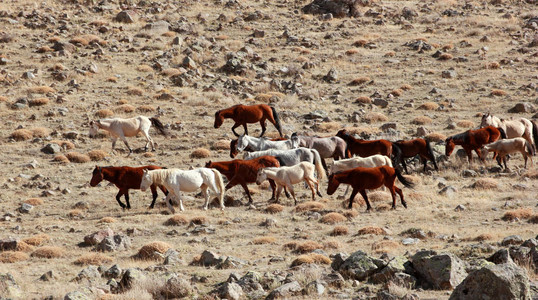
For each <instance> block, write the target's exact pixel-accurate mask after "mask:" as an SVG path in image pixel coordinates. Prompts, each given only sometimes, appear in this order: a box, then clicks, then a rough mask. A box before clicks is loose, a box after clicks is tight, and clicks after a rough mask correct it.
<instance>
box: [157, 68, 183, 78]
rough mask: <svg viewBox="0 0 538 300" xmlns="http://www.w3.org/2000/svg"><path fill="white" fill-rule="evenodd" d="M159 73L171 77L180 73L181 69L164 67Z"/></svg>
mask: <svg viewBox="0 0 538 300" xmlns="http://www.w3.org/2000/svg"><path fill="white" fill-rule="evenodd" d="M161 73H162V74H163V75H164V76H168V77H172V76H175V75H179V74H181V71H180V70H179V69H176V68H168V69H164V70H163V71H162V72H161Z"/></svg>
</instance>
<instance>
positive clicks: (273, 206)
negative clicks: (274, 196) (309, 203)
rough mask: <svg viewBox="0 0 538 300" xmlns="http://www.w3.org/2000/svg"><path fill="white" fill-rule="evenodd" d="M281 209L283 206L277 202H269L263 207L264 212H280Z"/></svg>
mask: <svg viewBox="0 0 538 300" xmlns="http://www.w3.org/2000/svg"><path fill="white" fill-rule="evenodd" d="M283 210H284V206H282V205H280V204H278V203H273V204H269V205H268V206H267V207H266V208H265V212H267V213H270V214H277V213H279V212H282V211H283Z"/></svg>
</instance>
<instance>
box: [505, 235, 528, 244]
mask: <svg viewBox="0 0 538 300" xmlns="http://www.w3.org/2000/svg"><path fill="white" fill-rule="evenodd" d="M522 243H523V239H522V238H521V236H519V235H510V236H507V237H505V238H504V239H503V240H502V242H501V245H503V246H510V245H521V244H522Z"/></svg>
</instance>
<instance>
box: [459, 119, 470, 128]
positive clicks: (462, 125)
mask: <svg viewBox="0 0 538 300" xmlns="http://www.w3.org/2000/svg"><path fill="white" fill-rule="evenodd" d="M456 125H457V126H458V127H460V128H473V127H474V122H473V121H469V120H461V121H458V122H456Z"/></svg>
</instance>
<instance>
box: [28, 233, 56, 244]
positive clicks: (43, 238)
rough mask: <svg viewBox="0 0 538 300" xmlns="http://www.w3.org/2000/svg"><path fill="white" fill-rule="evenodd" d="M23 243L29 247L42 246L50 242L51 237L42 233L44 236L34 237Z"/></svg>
mask: <svg viewBox="0 0 538 300" xmlns="http://www.w3.org/2000/svg"><path fill="white" fill-rule="evenodd" d="M22 241H23V242H25V243H26V244H28V245H32V246H41V245H42V244H43V243H44V242H48V241H50V236H49V235H48V234H46V233H42V234H38V235H34V236H31V237H27V238H25V239H23V240H22Z"/></svg>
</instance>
